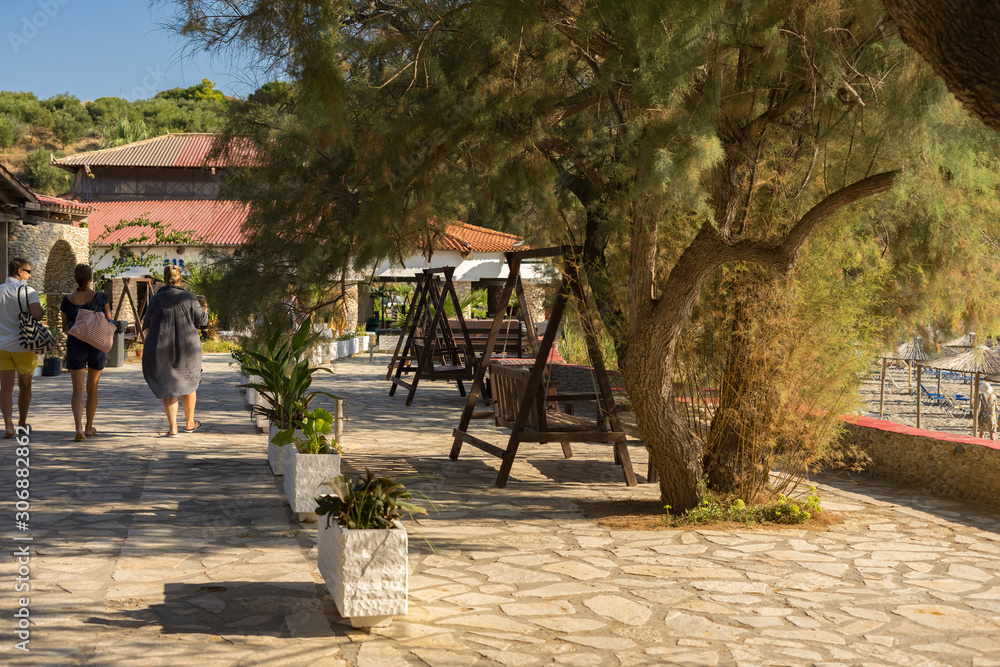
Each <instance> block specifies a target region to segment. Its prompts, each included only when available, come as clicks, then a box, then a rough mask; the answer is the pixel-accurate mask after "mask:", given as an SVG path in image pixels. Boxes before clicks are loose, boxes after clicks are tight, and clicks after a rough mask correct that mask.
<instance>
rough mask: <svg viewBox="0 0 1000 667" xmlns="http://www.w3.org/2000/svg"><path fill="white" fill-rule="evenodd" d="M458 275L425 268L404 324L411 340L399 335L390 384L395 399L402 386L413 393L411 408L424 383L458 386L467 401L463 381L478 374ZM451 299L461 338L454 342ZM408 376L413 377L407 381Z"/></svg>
mask: <svg viewBox="0 0 1000 667" xmlns="http://www.w3.org/2000/svg"><path fill="white" fill-rule="evenodd" d="M454 275H455V267H453V266H444V267H439V268H433V269H423V271H422V273H421V274H418V275H417V292H416V293H415V294H414V298H413V302H412V303H415V305H414V306H413V307H411V308H410V310H409V311H408V312H407V314H406V320H405V322H404V325H403V329H404V331H406V336H405V337H403V336H400V338H399V340H398V341H397V342H396V350H395V352H393V355H392V360H391V361H390V362H389V368H388V372H387V373H386V379H387V380H390V381H391V382H392V386H391V387H390V388H389V395H390V396H394V395H395V394H396V388H397V387H404V388H406V389H407V390H408V393H407V396H406V405H407V406H409V405H411V404H412V403H413V396H414V394H416V392H417V385H418V384H419V383H420V381H421V380H425V381H428V382H433V381H442V380H443V381H449V382H450V381H454V382H456V383H457V384H458V391H459V393H460V394H461V395H462V396H465V395H466V393H465V387H464V386H463V384H462V382H463V381H468V380H471V379H472V378H473V376H474V375H475V358H474V357H473V355H472V354H471V353H470V351H471V350H472V340H471V339H470V338H469V329H468V327H467V326H466V324H465V317H464V316H463V315H462V307H461V304H460V301H459V298H458V293H457V292H456V291H455V284H454V281H453V277H454ZM449 298H450V299H451V300H452V304H453V306H454V310H455V314H456V318H457V322H458V328H459V333H460V334H461V339H457V338H456V337H455V332H454V331H453V330H452V325H451V323H450V322H449V320H448V317H447V316H446V315H445V300H446V299H449ZM406 375H412V377H411V378H406V379H404V376H406Z"/></svg>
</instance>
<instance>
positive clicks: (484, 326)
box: [449, 320, 525, 358]
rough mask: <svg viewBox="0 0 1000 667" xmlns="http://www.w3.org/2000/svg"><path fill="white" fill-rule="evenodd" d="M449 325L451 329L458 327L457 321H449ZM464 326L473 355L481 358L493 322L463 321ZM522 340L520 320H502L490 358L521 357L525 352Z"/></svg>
mask: <svg viewBox="0 0 1000 667" xmlns="http://www.w3.org/2000/svg"><path fill="white" fill-rule="evenodd" d="M449 324H451V326H452V328H455V327H458V320H449ZM465 326H466V329H467V330H468V332H469V339H470V340H471V341H472V353H473V355H475V356H476V357H477V358H479V357H482V356H483V354H484V353H485V352H486V343H488V342H489V337H490V328H491V327H492V326H493V320H465ZM524 340H525V337H524V332H523V331H522V330H521V320H503V321H502V322H501V323H500V332H499V333H498V334H497V339H496V342H495V343H494V344H493V350H492V352H491V355H490V356H497V355H505V356H509V357H522V356H524V351H525V350H524Z"/></svg>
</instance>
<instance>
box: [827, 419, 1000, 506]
mask: <svg viewBox="0 0 1000 667" xmlns="http://www.w3.org/2000/svg"><path fill="white" fill-rule="evenodd" d="M845 426H846V433H845V435H844V441H845V442H847V443H849V444H854V445H857V446H859V447H860V448H862V449H864V450H865V451H866V452H867V453H868V455H869V456H870V457H871V459H872V465H871V467H870V469H869V472H870V473H872V474H873V475H875V476H876V477H882V478H884V479H888V480H892V481H894V482H898V483H900V484H905V485H907V486H912V487H917V488H924V489H927V490H928V491H930V492H931V493H936V494H940V495H945V496H952V497H955V498H960V499H962V500H969V501H972V502H977V503H980V504H983V505H988V506H990V507H996V508H1000V442H996V441H993V440H984V439H981V438H973V437H972V436H960V435H952V434H950V433H937V432H934V431H924V430H922V429H916V428H912V427H909V426H901V425H900V424H894V423H892V422H887V421H883V420H879V419H872V418H870V417H854V418H851V420H850V421H849V422H847V423H846V424H845Z"/></svg>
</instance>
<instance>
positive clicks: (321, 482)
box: [285, 445, 340, 514]
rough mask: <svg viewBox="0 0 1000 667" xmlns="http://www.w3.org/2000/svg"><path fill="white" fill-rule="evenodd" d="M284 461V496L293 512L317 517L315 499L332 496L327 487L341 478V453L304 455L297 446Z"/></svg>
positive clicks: (292, 447) (290, 448)
mask: <svg viewBox="0 0 1000 667" xmlns="http://www.w3.org/2000/svg"><path fill="white" fill-rule="evenodd" d="M286 449H289V450H290V452H289V454H288V456H287V458H286V459H285V495H286V496H288V504H289V505H291V506H292V511H293V512H298V513H299V514H315V512H316V496H320V495H323V494H324V493H330V491H331V489H330V488H328V487H326V486H325V484H326V483H327V482H328V481H330V480H331V479H334V478H335V477H337V476H339V475H340V454H301V453H299V452H298V451H297V450H296V449H295V447H294V445H288V446H287V447H286Z"/></svg>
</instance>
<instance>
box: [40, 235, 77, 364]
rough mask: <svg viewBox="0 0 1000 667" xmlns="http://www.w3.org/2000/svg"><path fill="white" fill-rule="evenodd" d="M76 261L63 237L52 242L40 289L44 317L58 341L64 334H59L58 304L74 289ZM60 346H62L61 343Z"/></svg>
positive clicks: (60, 323)
mask: <svg viewBox="0 0 1000 667" xmlns="http://www.w3.org/2000/svg"><path fill="white" fill-rule="evenodd" d="M78 263H79V262H78V261H77V258H76V253H74V252H73V246H71V245H70V244H69V243H68V242H67V241H66V240H64V239H59V240H58V241H56V242H55V243H54V244H52V247H51V248H50V249H49V253H48V258H47V259H46V262H45V274H44V279H43V280H44V283H43V288H42V290H40V291H41V292H42V293H44V294H45V302H46V306H45V318H46V320H47V321H48V323H49V327H50V328H51V329H52V333H53V334H56V339H57V340H59V341H60V343H61V342H62V339H63V338H64V336H61V335H59V333H61V332H62V319H61V318H60V316H59V305H60V304H61V303H62V299H63V297H64V296H66V295H67V294H69V293H70V292H72V291H74V290H75V289H76V282H75V281H74V280H73V269H74V268H76V265H77V264H78ZM60 348H62V345H61V344H60Z"/></svg>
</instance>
